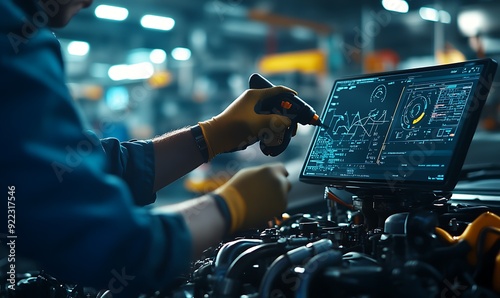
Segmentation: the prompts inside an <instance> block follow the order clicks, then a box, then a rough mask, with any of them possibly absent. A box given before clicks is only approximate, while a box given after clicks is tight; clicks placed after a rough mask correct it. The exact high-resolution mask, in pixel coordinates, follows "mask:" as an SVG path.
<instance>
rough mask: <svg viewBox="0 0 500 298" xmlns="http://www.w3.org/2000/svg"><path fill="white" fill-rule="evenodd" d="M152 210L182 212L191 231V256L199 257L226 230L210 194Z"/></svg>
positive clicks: (221, 236) (155, 211)
mask: <svg viewBox="0 0 500 298" xmlns="http://www.w3.org/2000/svg"><path fill="white" fill-rule="evenodd" d="M153 212H154V213H163V212H169V213H171V212H179V213H181V214H182V216H183V217H184V220H185V221H186V224H187V226H188V229H189V231H190V232H191V237H192V241H193V242H192V243H193V258H197V257H199V256H200V255H201V253H202V252H203V251H204V250H205V249H207V248H208V247H210V246H213V245H216V244H217V243H219V242H220V241H221V240H222V238H223V236H224V233H225V231H226V225H227V224H226V219H225V218H224V217H223V216H222V214H221V212H220V210H219V208H218V207H217V204H216V203H215V200H214V198H212V197H211V196H203V197H200V198H196V199H193V200H188V201H185V202H182V203H179V204H174V205H168V206H164V207H158V208H155V209H154V211H153Z"/></svg>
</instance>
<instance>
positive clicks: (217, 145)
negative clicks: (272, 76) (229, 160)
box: [198, 86, 297, 160]
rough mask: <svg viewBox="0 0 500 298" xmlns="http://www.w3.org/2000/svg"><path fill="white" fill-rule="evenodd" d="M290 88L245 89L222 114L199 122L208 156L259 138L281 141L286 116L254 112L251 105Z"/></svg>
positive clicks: (287, 121)
mask: <svg viewBox="0 0 500 298" xmlns="http://www.w3.org/2000/svg"><path fill="white" fill-rule="evenodd" d="M289 92H292V93H294V94H297V93H296V92H295V91H294V90H292V89H289V88H286V87H283V86H276V87H272V88H266V89H248V90H246V91H245V92H243V94H241V95H240V96H239V97H238V98H237V99H236V100H234V101H233V102H232V103H231V104H230V105H229V106H228V107H227V108H226V109H225V110H224V111H223V112H222V113H220V114H219V115H217V116H215V117H213V118H212V119H210V120H207V121H204V122H199V123H198V124H199V125H200V127H201V130H202V132H203V136H204V138H205V141H206V143H207V147H208V159H209V160H210V159H212V158H213V157H214V156H216V155H217V154H219V153H224V152H229V151H235V150H241V149H245V148H246V147H247V146H249V145H252V144H253V143H255V142H257V141H258V140H259V139H260V140H262V141H264V142H265V144H266V145H268V146H269V145H270V146H275V145H278V144H280V143H281V141H282V140H280V137H281V138H283V133H284V131H285V130H286V128H287V127H289V126H290V125H291V121H290V119H289V118H287V117H285V116H281V115H276V114H266V115H264V114H257V113H256V112H255V105H256V104H257V102H258V101H260V100H265V99H266V98H269V97H272V96H275V95H278V94H280V93H289Z"/></svg>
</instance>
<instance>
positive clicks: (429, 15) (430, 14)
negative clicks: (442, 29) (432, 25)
mask: <svg viewBox="0 0 500 298" xmlns="http://www.w3.org/2000/svg"><path fill="white" fill-rule="evenodd" d="M418 13H419V14H420V17H421V18H422V19H424V20H426V21H431V22H441V23H444V24H449V23H451V15H450V13H449V12H447V11H446V10H437V9H435V8H432V7H425V6H423V7H421V8H420V10H419V11H418Z"/></svg>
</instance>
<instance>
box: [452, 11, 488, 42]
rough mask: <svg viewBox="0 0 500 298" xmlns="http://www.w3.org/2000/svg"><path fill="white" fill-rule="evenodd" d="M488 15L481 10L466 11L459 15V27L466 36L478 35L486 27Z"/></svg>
mask: <svg viewBox="0 0 500 298" xmlns="http://www.w3.org/2000/svg"><path fill="white" fill-rule="evenodd" d="M485 20H486V17H485V15H484V14H483V13H482V12H480V11H473V10H472V11H464V12H461V13H460V14H459V15H458V19H457V21H458V28H460V30H461V31H462V33H463V34H465V35H466V36H476V35H478V34H479V33H480V31H481V29H484V27H485V25H486V23H485V22H486V21H485Z"/></svg>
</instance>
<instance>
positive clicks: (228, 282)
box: [215, 242, 288, 297]
mask: <svg viewBox="0 0 500 298" xmlns="http://www.w3.org/2000/svg"><path fill="white" fill-rule="evenodd" d="M287 249H288V247H287V245H286V243H284V242H274V243H264V244H259V245H257V246H254V247H251V248H248V249H247V250H245V251H244V252H242V253H241V254H240V255H239V256H238V257H237V258H236V259H235V260H234V261H233V262H232V263H231V265H230V266H229V268H228V270H227V271H226V275H225V277H224V278H223V279H221V280H220V281H219V282H218V283H217V286H216V288H215V294H216V295H217V296H218V297H235V296H237V292H238V291H239V289H240V285H241V283H240V282H239V281H240V279H241V276H242V274H243V273H244V272H245V271H246V270H247V269H248V268H249V267H250V266H252V265H253V264H255V263H256V262H257V261H258V260H259V259H265V258H269V257H272V258H275V257H276V256H279V255H281V254H284V253H285V252H286V251H287Z"/></svg>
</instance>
